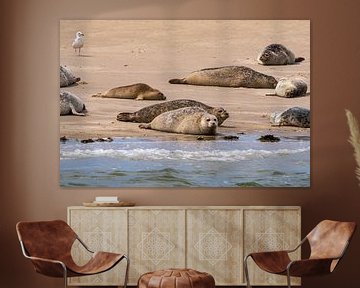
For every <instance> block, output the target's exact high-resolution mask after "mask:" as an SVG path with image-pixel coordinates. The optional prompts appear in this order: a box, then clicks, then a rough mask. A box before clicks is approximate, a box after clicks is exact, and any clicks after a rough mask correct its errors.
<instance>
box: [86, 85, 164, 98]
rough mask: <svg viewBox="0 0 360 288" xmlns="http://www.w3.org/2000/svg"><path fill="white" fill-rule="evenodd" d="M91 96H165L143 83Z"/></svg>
mask: <svg viewBox="0 0 360 288" xmlns="http://www.w3.org/2000/svg"><path fill="white" fill-rule="evenodd" d="M92 97H103V98H118V99H135V100H165V99H166V97H165V96H164V94H163V93H161V92H160V91H159V90H157V89H154V88H151V87H150V86H149V85H147V84H144V83H137V84H132V85H127V86H120V87H116V88H112V89H110V90H108V91H106V92H104V93H97V94H95V95H93V96H92Z"/></svg>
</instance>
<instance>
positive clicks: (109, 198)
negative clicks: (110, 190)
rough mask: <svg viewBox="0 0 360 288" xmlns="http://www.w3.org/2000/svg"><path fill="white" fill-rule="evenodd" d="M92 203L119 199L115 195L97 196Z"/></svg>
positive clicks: (110, 201) (115, 201)
mask: <svg viewBox="0 0 360 288" xmlns="http://www.w3.org/2000/svg"><path fill="white" fill-rule="evenodd" d="M93 203H97V204H105V203H119V199H118V197H117V196H99V197H95V201H93Z"/></svg>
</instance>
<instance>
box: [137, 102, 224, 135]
mask: <svg viewBox="0 0 360 288" xmlns="http://www.w3.org/2000/svg"><path fill="white" fill-rule="evenodd" d="M217 126H218V121H217V118H216V117H215V116H214V115H212V114H209V113H207V112H206V111H205V110H204V109H201V108H199V107H185V108H180V109H176V110H172V111H168V112H165V113H162V114H160V115H159V116H157V117H155V119H154V120H152V121H151V123H149V124H140V125H139V128H142V129H153V130H158V131H163V132H172V133H181V134H194V135H215V134H216V128H217Z"/></svg>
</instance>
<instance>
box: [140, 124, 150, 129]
mask: <svg viewBox="0 0 360 288" xmlns="http://www.w3.org/2000/svg"><path fill="white" fill-rule="evenodd" d="M139 128H140V129H151V124H140V125H139Z"/></svg>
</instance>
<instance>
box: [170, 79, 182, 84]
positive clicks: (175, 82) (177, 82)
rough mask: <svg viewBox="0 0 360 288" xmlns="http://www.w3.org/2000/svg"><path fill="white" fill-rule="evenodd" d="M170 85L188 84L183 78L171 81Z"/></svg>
mask: <svg viewBox="0 0 360 288" xmlns="http://www.w3.org/2000/svg"><path fill="white" fill-rule="evenodd" d="M169 83H170V84H186V80H185V78H183V79H170V80H169Z"/></svg>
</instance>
